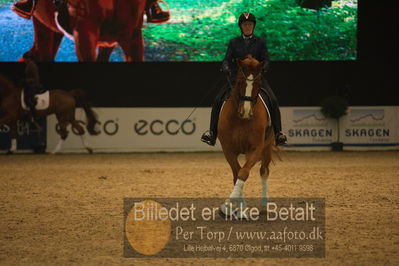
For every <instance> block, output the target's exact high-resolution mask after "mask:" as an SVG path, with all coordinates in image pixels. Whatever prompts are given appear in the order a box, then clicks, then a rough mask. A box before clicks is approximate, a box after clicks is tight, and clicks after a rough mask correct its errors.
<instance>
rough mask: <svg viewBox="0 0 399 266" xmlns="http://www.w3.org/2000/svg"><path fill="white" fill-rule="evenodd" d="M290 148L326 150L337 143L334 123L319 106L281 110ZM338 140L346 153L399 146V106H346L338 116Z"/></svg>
mask: <svg viewBox="0 0 399 266" xmlns="http://www.w3.org/2000/svg"><path fill="white" fill-rule="evenodd" d="M281 115H282V123H283V129H284V131H285V132H286V133H287V136H288V143H289V147H301V148H309V147H317V148H320V147H325V148H329V145H330V143H331V142H335V141H337V140H338V127H337V121H336V120H334V119H327V118H325V117H324V116H323V114H322V113H321V112H320V107H283V108H281ZM339 121H340V125H339V128H340V134H339V141H341V142H343V143H344V148H345V149H346V150H354V149H356V148H357V147H370V146H377V147H380V148H383V147H386V148H388V147H394V148H395V147H397V146H399V107H397V106H373V107H367V106H366V107H349V108H348V111H347V114H346V115H344V116H343V117H341V119H340V120H339Z"/></svg>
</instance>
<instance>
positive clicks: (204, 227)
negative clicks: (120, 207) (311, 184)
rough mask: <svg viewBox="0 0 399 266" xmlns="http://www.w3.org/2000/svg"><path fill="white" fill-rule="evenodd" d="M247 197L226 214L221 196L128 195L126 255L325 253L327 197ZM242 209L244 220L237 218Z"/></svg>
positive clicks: (126, 208)
mask: <svg viewBox="0 0 399 266" xmlns="http://www.w3.org/2000/svg"><path fill="white" fill-rule="evenodd" d="M245 201H246V205H245V206H242V205H241V207H237V206H236V207H232V211H231V212H230V213H231V216H224V215H220V210H219V208H222V207H219V206H221V204H223V203H224V202H225V199H220V198H191V199H190V198H185V199H181V198H151V199H145V198H125V199H124V256H125V257H163V258H165V257H169V258H187V257H214V258H226V257H241V258H248V257H291V258H292V257H295V258H301V257H315V258H322V257H324V256H325V236H326V232H325V200H324V199H322V198H275V199H274V198H271V199H268V202H267V203H265V204H263V205H261V204H260V199H259V198H248V199H245ZM223 206H225V205H223ZM230 206H232V205H230ZM238 211H240V213H241V215H240V217H245V218H244V219H237V217H236V215H235V214H236V213H237V212H238ZM243 213H245V215H244V216H243V215H242V214H243Z"/></svg>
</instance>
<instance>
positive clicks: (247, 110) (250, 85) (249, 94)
mask: <svg viewBox="0 0 399 266" xmlns="http://www.w3.org/2000/svg"><path fill="white" fill-rule="evenodd" d="M253 77H254V76H253V75H252V74H250V75H249V76H248V78H247V81H246V82H247V87H246V88H245V96H247V97H252V89H253V83H254V81H253V80H252V79H253ZM250 113H251V102H249V101H244V115H243V117H242V118H244V119H249V118H251V116H250Z"/></svg>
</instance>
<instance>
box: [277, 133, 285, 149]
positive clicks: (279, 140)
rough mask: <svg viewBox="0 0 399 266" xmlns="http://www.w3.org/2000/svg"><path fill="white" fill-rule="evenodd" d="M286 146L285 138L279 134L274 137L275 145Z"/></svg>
mask: <svg viewBox="0 0 399 266" xmlns="http://www.w3.org/2000/svg"><path fill="white" fill-rule="evenodd" d="M285 144H287V136H286V135H284V134H283V133H281V132H279V133H277V135H276V145H277V146H281V145H285Z"/></svg>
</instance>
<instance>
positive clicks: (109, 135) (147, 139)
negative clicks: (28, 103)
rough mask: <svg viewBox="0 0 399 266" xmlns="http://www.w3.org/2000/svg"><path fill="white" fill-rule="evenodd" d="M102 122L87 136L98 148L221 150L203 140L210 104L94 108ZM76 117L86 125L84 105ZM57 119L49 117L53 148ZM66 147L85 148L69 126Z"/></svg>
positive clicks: (207, 125) (49, 132)
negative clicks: (172, 106) (188, 106)
mask: <svg viewBox="0 0 399 266" xmlns="http://www.w3.org/2000/svg"><path fill="white" fill-rule="evenodd" d="M94 111H95V112H96V113H97V115H98V119H99V121H100V124H99V125H97V129H98V130H99V131H100V134H99V135H97V136H89V135H88V133H87V132H86V134H85V137H86V139H87V141H88V143H89V146H91V147H92V148H94V149H95V150H96V151H105V152H107V151H121V152H123V151H196V150H198V151H201V150H219V149H220V145H218V146H217V147H216V148H214V147H210V146H208V145H206V144H204V143H202V142H201V140H200V139H201V135H202V133H203V132H205V131H206V130H208V128H209V118H210V108H197V109H196V111H195V112H194V113H193V114H192V115H191V116H190V117H189V118H188V119H187V117H188V116H189V114H190V113H191V112H192V111H193V108H94ZM76 119H77V120H78V121H79V123H81V124H82V125H83V126H85V123H86V122H85V121H86V117H85V114H84V112H83V110H82V109H80V108H78V109H77V111H76ZM56 127H57V121H56V118H55V116H54V115H52V116H49V118H48V129H47V130H48V141H47V144H48V145H47V147H48V148H49V149H52V148H53V147H54V146H55V145H56V144H57V142H58V140H59V136H58V134H56ZM69 131H70V134H69V136H68V138H67V140H66V141H65V144H64V150H65V151H74V150H75V151H83V148H82V141H81V138H80V137H79V136H77V135H76V134H75V133H74V132H73V131H72V130H71V129H70V127H69Z"/></svg>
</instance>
